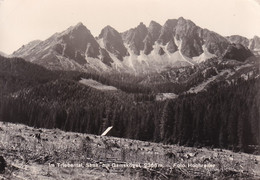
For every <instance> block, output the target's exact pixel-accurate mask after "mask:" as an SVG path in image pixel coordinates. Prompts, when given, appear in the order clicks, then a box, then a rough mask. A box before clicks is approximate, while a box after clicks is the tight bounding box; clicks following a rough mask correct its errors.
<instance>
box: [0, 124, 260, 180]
mask: <svg viewBox="0 0 260 180" xmlns="http://www.w3.org/2000/svg"><path fill="white" fill-rule="evenodd" d="M0 156H3V158H4V159H5V161H6V163H7V167H6V168H5V171H4V172H2V173H0V179H32V180H34V179H214V178H217V179H219V178H220V179H229V178H239V179H260V165H259V164H260V156H256V155H249V154H245V153H233V152H231V151H228V150H221V149H206V148H200V149H197V148H189V147H182V146H177V145H163V144H160V143H159V144H158V143H150V142H142V141H137V140H130V139H120V138H114V137H104V136H95V135H89V134H79V133H71V132H63V131H61V130H58V129H53V130H48V129H35V128H31V127H28V126H25V125H20V124H11V123H3V122H0ZM0 165H1V163H0Z"/></svg>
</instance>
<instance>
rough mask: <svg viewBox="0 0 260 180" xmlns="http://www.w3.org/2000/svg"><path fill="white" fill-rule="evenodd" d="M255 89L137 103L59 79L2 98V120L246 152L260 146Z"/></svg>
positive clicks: (254, 83)
mask: <svg viewBox="0 0 260 180" xmlns="http://www.w3.org/2000/svg"><path fill="white" fill-rule="evenodd" d="M259 84H260V81H259V79H257V80H255V79H253V80H250V81H247V82H243V81H241V82H239V83H237V84H234V85H232V86H230V87H218V86H216V87H214V88H212V89H211V90H210V91H208V92H203V93H199V94H187V95H182V96H180V97H179V98H177V99H175V100H168V101H165V102H155V101H147V99H146V97H143V96H141V95H140V97H138V98H139V102H137V101H135V98H137V97H136V96H138V95H133V94H132V95H131V94H126V93H123V92H109V93H108V92H100V91H97V90H94V89H92V88H89V87H85V86H84V85H81V84H79V83H75V82H74V81H70V80H62V81H61V80H57V81H55V82H51V83H47V84H44V85H41V86H38V87H36V88H35V89H33V90H31V91H30V93H28V92H24V93H20V94H19V95H17V96H15V97H12V96H4V97H1V103H0V120H1V121H8V122H16V123H23V124H27V125H30V126H34V127H44V128H59V129H62V130H65V131H76V132H83V133H91V134H101V133H102V131H104V130H105V129H106V128H107V127H108V126H111V125H112V126H114V128H113V134H112V135H114V136H118V137H125V138H133V139H140V140H148V141H156V142H165V143H171V144H181V145H187V146H214V147H221V148H229V149H233V150H243V151H247V147H248V145H259V143H260V134H259V129H260V123H259V120H260V119H259V117H260V109H259V107H260V92H259V88H260V85H259ZM62 91H66V93H62Z"/></svg>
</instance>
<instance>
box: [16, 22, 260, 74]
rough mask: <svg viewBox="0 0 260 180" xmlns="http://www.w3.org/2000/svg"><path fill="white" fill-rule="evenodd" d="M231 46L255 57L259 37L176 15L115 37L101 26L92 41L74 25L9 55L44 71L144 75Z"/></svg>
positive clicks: (198, 59) (195, 60) (259, 48)
mask: <svg viewBox="0 0 260 180" xmlns="http://www.w3.org/2000/svg"><path fill="white" fill-rule="evenodd" d="M231 43H239V44H242V45H243V46H245V47H248V48H249V49H250V50H251V51H253V52H254V54H257V53H259V55H260V38H259V37H254V38H253V39H251V40H248V39H247V38H244V37H242V36H230V37H222V36H221V35H219V34H217V33H215V32H212V31H210V30H207V29H203V28H201V27H199V26H197V25H196V24H194V23H193V22H192V21H191V20H187V19H184V18H183V17H180V18H178V19H169V20H167V21H166V22H165V24H164V25H163V26H161V25H160V24H159V23H157V22H155V21H151V22H150V24H149V26H148V27H146V26H145V25H144V24H143V23H140V24H139V25H138V26H137V27H135V28H132V29H129V30H127V31H125V32H123V33H121V34H120V33H119V32H118V31H116V30H115V29H114V28H112V27H111V26H106V27H105V28H103V29H102V31H101V33H100V34H99V36H98V37H97V38H94V36H93V35H92V34H91V32H90V31H89V30H88V29H87V28H86V27H85V26H84V25H83V24H82V23H78V24H77V25H76V26H72V27H70V28H68V29H67V30H65V31H63V32H61V33H56V34H54V35H53V36H51V37H50V38H48V39H47V40H45V41H39V40H37V41H33V42H31V43H29V44H27V45H24V46H23V47H21V48H20V49H18V50H17V51H15V52H14V53H13V56H18V57H22V58H24V59H26V60H27V61H31V62H34V63H37V64H40V65H43V66H45V67H47V68H49V69H63V70H80V71H86V70H87V71H92V70H93V71H120V72H130V73H139V72H144V71H145V72H147V73H149V72H157V71H161V70H163V69H164V68H166V67H180V66H190V65H194V64H196V63H200V62H203V61H205V60H206V59H210V58H212V57H216V56H218V57H223V55H224V53H226V50H227V48H228V47H229V45H230V44H231ZM232 47H233V46H232ZM232 47H229V48H232ZM233 48H234V47H233ZM229 50H231V49H229ZM239 50H243V49H240V48H238V51H239ZM233 51H235V50H232V53H231V54H233ZM244 51H245V50H243V52H244ZM231 54H230V53H226V54H225V57H233V56H234V55H231ZM235 54H237V53H235ZM242 54H243V53H242ZM246 54H247V53H246ZM235 57H236V56H235ZM242 59H244V56H243V58H242Z"/></svg>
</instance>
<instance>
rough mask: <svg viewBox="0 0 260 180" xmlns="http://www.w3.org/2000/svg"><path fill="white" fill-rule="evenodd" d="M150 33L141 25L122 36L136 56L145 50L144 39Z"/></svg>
mask: <svg viewBox="0 0 260 180" xmlns="http://www.w3.org/2000/svg"><path fill="white" fill-rule="evenodd" d="M147 33H148V29H147V27H146V26H145V25H144V24H143V23H140V24H139V25H138V26H137V27H136V28H134V29H130V30H128V31H126V32H124V33H123V34H122V37H123V40H124V42H125V43H126V44H128V45H129V48H130V49H131V50H132V51H133V52H134V53H135V54H136V55H140V51H142V50H144V39H145V37H146V35H147Z"/></svg>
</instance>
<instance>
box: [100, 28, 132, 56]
mask: <svg viewBox="0 0 260 180" xmlns="http://www.w3.org/2000/svg"><path fill="white" fill-rule="evenodd" d="M98 38H99V39H101V40H102V41H103V44H104V48H105V49H106V50H107V51H109V52H111V53H113V54H115V55H116V57H117V58H118V59H119V60H121V61H122V60H123V57H125V56H127V55H128V52H127V49H126V47H125V46H124V42H123V40H122V37H121V35H120V33H119V32H117V31H116V30H115V29H114V28H112V27H111V26H106V27H105V28H104V29H102V31H101V33H100V35H99V36H98Z"/></svg>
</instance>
